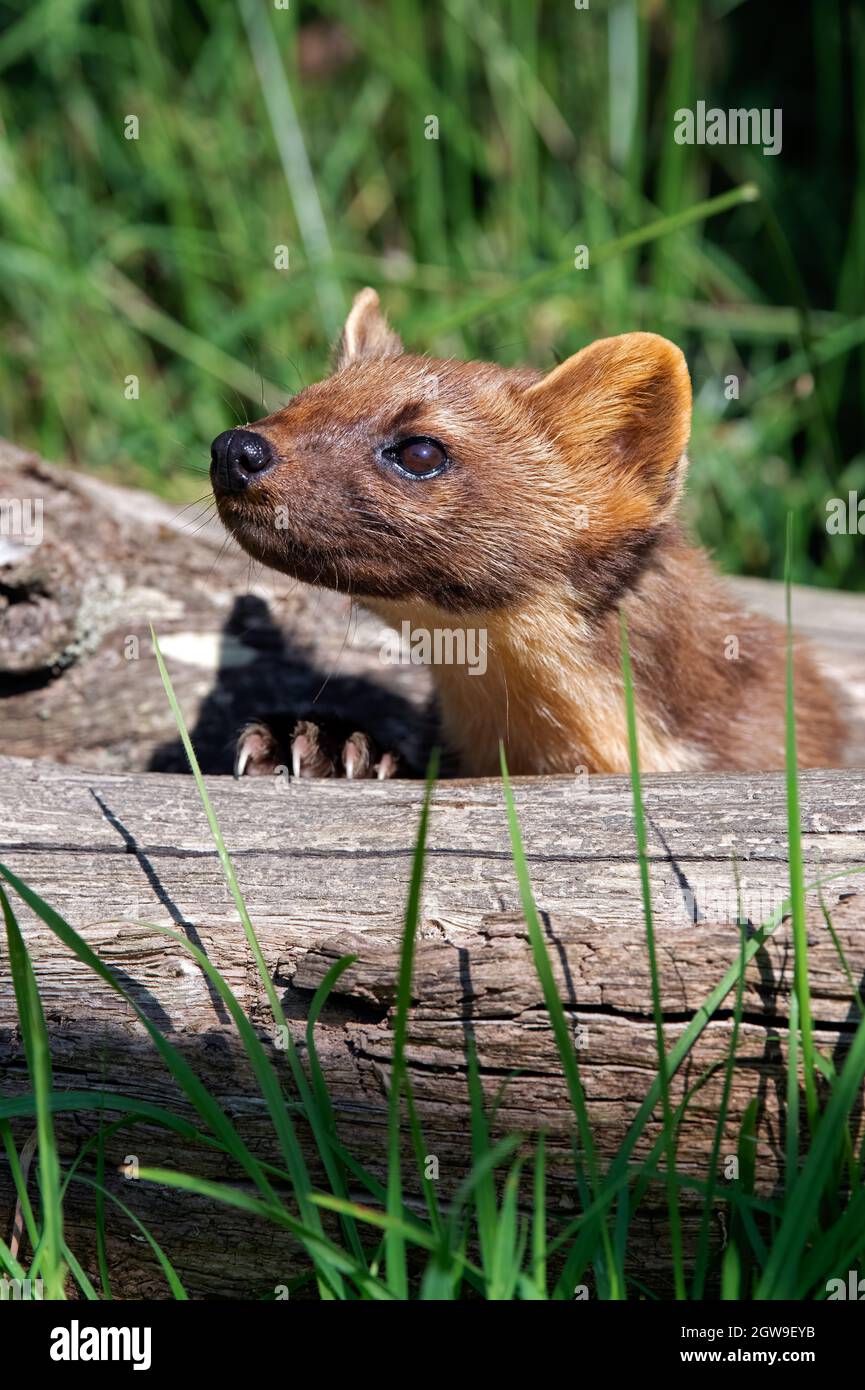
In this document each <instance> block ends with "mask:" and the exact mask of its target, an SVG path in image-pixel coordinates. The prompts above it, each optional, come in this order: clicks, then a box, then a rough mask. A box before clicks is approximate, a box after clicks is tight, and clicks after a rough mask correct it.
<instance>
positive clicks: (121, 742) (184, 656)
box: [0, 440, 865, 772]
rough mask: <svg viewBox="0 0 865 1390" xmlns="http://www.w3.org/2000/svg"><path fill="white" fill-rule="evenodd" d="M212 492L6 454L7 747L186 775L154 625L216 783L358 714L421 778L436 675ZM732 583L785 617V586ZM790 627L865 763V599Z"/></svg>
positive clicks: (808, 602) (825, 598) (3, 626)
mask: <svg viewBox="0 0 865 1390" xmlns="http://www.w3.org/2000/svg"><path fill="white" fill-rule="evenodd" d="M201 491H202V493H203V494H205V496H204V497H203V498H202V500H201V503H200V505H196V506H193V507H191V508H189V507H184V508H180V507H178V506H173V507H172V506H170V505H169V504H167V503H165V502H162V501H160V500H159V499H158V498H156V497H152V496H150V495H149V494H148V493H144V492H134V491H131V490H129V489H125V488H119V487H115V486H112V485H109V484H107V483H105V482H102V481H100V480H97V479H94V478H90V477H87V476H86V475H82V474H76V473H71V472H69V471H68V470H64V469H61V468H55V467H53V466H51V465H49V464H47V463H44V462H43V461H42V460H41V459H38V458H37V457H36V456H35V455H32V454H27V453H25V452H24V451H22V450H21V449H16V448H15V447H14V446H13V445H9V444H4V443H3V441H2V440H0V522H3V525H0V717H2V751H3V752H4V753H7V754H12V755H16V756H19V757H31V758H32V757H43V758H51V759H53V760H54V761H56V762H64V763H70V764H75V765H78V766H82V767H92V768H99V769H101V770H103V771H118V772H131V771H139V772H143V771H146V770H147V771H160V772H163V771H164V772H178V771H185V768H186V763H185V759H184V756H183V752H182V749H181V746H180V744H179V742H178V739H177V735H176V730H175V727H174V722H173V719H172V716H171V711H170V710H169V708H168V704H167V701H166V700H165V696H164V692H163V690H162V685H161V682H160V680H159V675H158V672H157V669H156V666H155V663H154V662H153V660H152V659H151V655H150V629H149V624H150V623H151V622H153V623H154V625H155V627H156V629H157V631H158V633H159V637H160V641H161V643H162V648H163V652H164V653H165V656H166V659H167V661H168V665H169V669H170V671H171V676H172V680H173V681H174V685H175V689H176V690H177V694H178V698H179V699H180V702H181V706H182V708H183V710H184V713H185V716H186V719H187V723H188V724H189V726H190V728H191V729H192V731H193V734H194V741H195V746H196V749H197V751H198V756H199V760H200V762H201V764H202V767H203V768H204V769H205V771H209V772H228V771H230V769H231V761H232V744H233V741H234V738H235V737H236V734H237V731H238V729H239V728H241V727H242V725H243V724H244V723H245V722H246V721H247V720H250V719H253V718H256V717H260V716H262V715H264V714H267V713H270V712H279V711H288V710H293V711H295V712H297V711H306V710H309V711H312V710H315V711H316V712H317V713H318V714H319V715H321V716H323V717H326V716H336V717H338V718H347V719H349V718H350V719H352V720H353V721H355V722H356V725H359V726H360V727H362V728H364V727H366V728H370V729H371V730H372V731H374V732H375V733H376V734H377V735H379V736H380V741H381V742H382V743H383V744H384V745H385V746H387V747H395V748H397V749H398V750H400V751H401V752H402V754H403V756H404V759H405V761H406V762H407V763H408V764H409V765H415V766H423V764H424V761H425V760H424V757H423V747H424V744H425V741H426V735H427V721H426V719H425V718H424V711H425V709H426V706H427V702H428V700H429V696H430V682H429V679H428V672H426V671H425V670H424V669H423V668H420V667H417V666H408V665H407V666H399V665H393V664H390V665H383V664H382V661H381V649H382V643H383V638H384V633H383V631H382V628H381V624H380V623H379V622H378V621H377V620H375V619H373V618H372V617H371V616H369V615H368V614H365V613H364V612H363V611H362V610H360V609H358V608H353V607H352V605H351V604H350V603H349V601H348V600H347V599H345V598H342V597H340V596H339V595H337V594H329V593H326V592H325V591H323V590H321V591H318V590H316V591H314V590H311V589H308V588H306V587H304V586H303V585H301V584H295V583H293V582H292V581H291V580H289V579H286V578H285V577H283V576H280V575H277V574H275V573H273V572H272V571H267V570H262V569H261V567H259V566H255V565H253V564H252V563H251V562H250V560H249V559H248V557H247V556H245V555H242V554H241V553H240V551H239V550H238V549H237V547H236V546H235V543H234V542H233V541H228V540H227V538H226V536H225V533H224V532H223V530H222V527H221V526H220V524H219V522H218V521H216V520H215V519H214V515H213V509H212V506H211V507H210V509H209V510H208V503H207V497H206V494H207V492H208V485H207V481H206V478H205V477H203V478H202V487H201ZM15 506H18V508H19V511H20V510H21V509H22V508H24V507H27V508H29V509H30V511H31V512H32V511H34V510H35V509H37V508H38V510H39V513H40V522H41V530H42V540H41V544H39V545H34V544H33V539H34V537H32V536H28V537H25V538H21V537H17V538H16V535H15V533H14V528H13V527H10V526H9V524H8V522H9V520H10V508H13V507H15ZM11 519H14V518H11ZM26 520H27V516H26V514H25V516H24V521H25V523H26ZM24 530H25V531H26V524H25V527H24ZM731 583H732V584H733V586H734V588H735V589H736V590H737V591H738V592H739V593H740V594H741V596H742V597H743V599H744V600H745V601H746V602H747V603H748V604H749V605H750V606H751V607H752V608H755V609H757V610H760V611H766V612H769V613H770V614H771V615H772V616H775V617H778V618H783V603H784V595H783V589H782V587H781V586H779V585H776V584H766V583H763V582H761V581H759V580H735V581H731ZM794 619H795V623H796V627H797V629H798V630H799V631H801V632H803V633H804V634H805V635H807V636H808V637H810V638H811V639H812V640H813V641H814V643H815V644H816V647H817V651H818V655H819V657H820V659H821V661H822V664H823V666H824V667H825V669H826V670H827V672H828V674H829V675H830V676H832V677H834V678H835V679H836V681H837V683H838V686H839V688H840V689H841V690H842V691H843V692H844V693H845V695H846V696H847V698H848V700H849V702H850V705H851V727H850V744H849V749H848V756H847V758H846V759H845V761H846V762H847V763H848V764H849V765H850V766H865V600H863V599H862V598H860V597H859V596H857V595H852V594H833V593H828V592H823V591H820V590H815V589H804V588H803V589H797V590H796V591H795V600H794Z"/></svg>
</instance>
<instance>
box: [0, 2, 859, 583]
mask: <svg viewBox="0 0 865 1390" xmlns="http://www.w3.org/2000/svg"><path fill="white" fill-rule="evenodd" d="M285 2H286V0H276V4H279V3H285ZM276 4H274V3H272V2H271V0H173V3H172V2H171V0H114V3H92V2H88V0H0V83H2V88H0V306H2V307H0V313H2V325H3V327H2V335H0V431H2V432H3V433H5V434H6V435H7V436H9V437H10V438H12V439H14V440H15V441H16V442H19V443H21V444H26V445H30V446H32V447H34V448H36V449H38V450H40V451H41V452H42V453H43V454H45V455H46V456H47V457H49V458H53V459H64V460H68V461H70V462H72V463H73V464H75V465H77V466H80V467H86V468H89V469H93V470H99V471H101V472H103V473H105V474H106V475H108V476H111V477H113V478H116V479H119V480H121V481H124V482H128V483H136V484H144V485H147V486H150V487H154V488H156V489H158V490H160V491H162V492H164V493H166V494H168V495H169V496H172V497H177V498H179V499H186V498H190V497H192V496H196V495H197V494H199V493H201V492H202V491H203V490H204V489H203V485H202V478H201V477H200V476H198V475H197V472H196V470H200V469H202V468H204V467H205V466H206V462H207V458H208V447H209V442H210V440H211V438H212V437H213V436H214V435H215V434H217V433H218V432H219V431H220V430H222V429H224V428H226V427H227V426H229V425H231V424H234V423H236V422H238V421H242V420H245V419H247V418H249V419H255V418H257V417H258V416H260V415H262V414H264V413H266V412H267V411H268V410H270V409H274V408H276V407H277V406H278V405H279V404H280V402H281V401H283V400H285V399H286V398H287V396H288V395H289V394H290V393H292V392H294V391H296V390H298V389H300V388H301V387H302V386H303V385H304V384H307V383H308V382H310V381H312V380H315V379H316V378H317V377H318V376H320V375H322V374H323V372H324V371H325V370H326V367H327V362H328V355H329V346H330V343H331V341H332V339H333V337H334V335H335V333H336V331H337V329H338V326H339V323H340V321H341V317H342V315H343V313H344V311H345V309H346V307H347V305H348V304H349V302H350V298H351V295H352V293H353V292H354V290H356V289H357V288H358V287H360V286H361V285H363V284H367V283H369V284H372V285H375V286H376V287H378V288H379V289H380V290H381V292H382V297H383V299H384V302H385V306H386V308H387V310H388V312H389V314H390V316H391V318H392V319H393V321H394V322H395V324H396V326H397V327H398V328H399V329H400V331H401V332H402V334H403V337H404V339H405V341H406V343H407V345H408V346H410V347H413V348H415V349H417V350H421V351H431V352H435V353H438V354H454V355H457V356H481V357H490V358H494V359H495V360H497V361H499V362H502V363H504V364H511V363H517V362H530V363H533V364H535V365H537V366H539V367H542V368H546V367H550V366H552V365H554V364H555V362H556V361H557V360H560V359H561V358H563V357H566V356H567V355H568V354H569V353H571V352H573V351H575V350H576V349H578V348H579V347H580V346H582V345H583V344H584V343H586V342H588V341H589V340H591V339H592V338H595V337H598V336H603V335H606V334H609V333H615V332H621V331H624V330H628V329H634V328H645V329H652V330H654V331H657V332H661V333H666V334H667V335H668V336H670V337H672V338H674V339H675V340H676V341H677V342H678V343H680V344H681V345H682V347H683V348H684V349H685V351H686V353H687V355H688V360H689V363H690V366H691V371H692V376H693V381H694V390H695V419H694V431H693V439H692V445H691V449H690V455H691V460H692V463H691V481H690V498H689V504H688V506H689V512H690V515H691V519H692V522H693V524H694V527H695V529H696V530H697V532H698V533H699V535H700V537H701V539H702V540H703V541H704V542H705V543H706V544H708V545H709V546H710V547H711V548H712V549H713V550H714V551H715V553H716V556H717V558H718V560H719V562H720V563H721V564H722V565H723V566H724V567H725V568H727V569H729V570H731V571H737V572H744V573H754V574H766V575H774V576H779V575H781V573H782V572H783V551H784V516H785V513H786V511H787V509H788V508H793V509H794V510H795V512H796V513H797V514H798V517H799V536H800V546H799V555H798V561H797V577H798V578H799V579H801V580H805V581H809V582H812V583H819V584H827V585H832V586H839V587H841V586H843V587H849V588H858V589H865V563H863V550H865V538H862V537H856V536H832V537H829V536H827V534H826V529H825V519H826V512H825V503H826V501H827V499H828V498H829V497H833V496H846V494H847V492H848V491H849V490H851V489H852V490H858V491H859V493H860V495H862V496H863V497H865V446H863V423H865V421H863V415H865V410H863V402H865V392H863V384H865V91H863V89H865V12H863V5H862V4H861V3H860V2H859V0H810V3H809V0H799V3H797V4H794V5H789V6H782V7H779V6H778V5H777V4H773V3H771V0H705V2H704V3H699V2H698V0H606V3H605V0H591V5H590V8H589V9H588V10H577V9H576V8H575V7H574V5H573V4H571V3H570V0H439V3H435V4H429V3H427V4H422V3H421V0H321V3H319V4H315V5H313V4H307V3H304V2H303V0H289V3H288V8H286V9H279V8H276ZM701 99H702V100H705V101H707V103H708V104H709V105H717V106H720V107H723V108H724V109H728V108H730V107H752V106H756V107H769V108H775V107H780V108H782V110H783V149H782V153H781V154H780V155H779V156H777V157H775V158H771V157H764V156H763V155H762V153H761V152H760V150H759V149H753V148H747V147H737V146H682V145H677V144H676V143H675V141H674V140H673V119H672V113H673V111H675V110H676V109H677V108H678V107H681V106H692V107H693V106H694V105H695V103H696V102H697V101H698V100H701ZM130 115H133V116H136V117H137V118H138V122H139V138H138V139H137V140H130V139H127V138H125V133H124V132H125V129H126V118H127V117H128V116H130ZM430 116H435V117H437V119H438V122H439V138H438V139H437V140H430V139H427V138H426V133H425V132H426V130H427V129H428V128H429V127H428V121H427V118H428V117H430ZM748 181H753V182H754V183H755V184H756V185H757V187H758V189H759V193H760V196H759V198H757V199H756V200H754V201H747V202H745V201H741V200H737V199H736V198H735V196H734V197H733V198H732V199H731V201H732V202H733V204H734V205H733V206H732V207H731V208H730V209H729V210H727V211H724V212H722V213H720V214H718V215H715V216H712V217H704V216H702V215H701V216H698V217H696V218H691V219H690V220H689V219H688V218H687V217H685V216H683V217H681V219H680V218H679V215H680V214H687V213H688V211H689V210H690V209H693V208H694V207H695V205H697V204H699V203H701V202H702V201H704V200H706V199H709V198H714V197H716V196H718V195H723V194H725V193H726V192H728V191H729V190H732V189H735V188H737V187H739V186H741V185H742V184H743V183H745V182H748ZM664 216H666V217H671V218H672V219H673V221H672V224H671V225H672V227H673V228H674V229H673V230H668V231H667V234H666V235H664V236H662V237H659V238H657V239H653V240H647V241H645V242H644V243H643V244H641V245H636V246H630V247H629V248H628V249H620V250H618V251H616V250H613V252H611V253H610V254H607V255H606V256H600V255H598V256H594V260H593V264H592V267H591V268H590V269H589V270H586V271H576V270H574V269H573V255H574V247H575V246H576V245H578V244H583V243H584V244H587V245H588V246H589V248H590V252H592V253H593V255H594V253H595V252H596V251H597V250H598V249H599V248H600V247H601V246H604V245H607V244H609V243H611V242H615V241H616V240H617V239H618V238H622V237H625V238H627V236H628V234H629V233H633V232H635V231H638V230H639V229H641V228H645V227H646V226H647V225H648V224H649V223H651V222H652V221H654V220H655V219H657V218H659V217H664ZM680 220H681V224H682V225H678V223H679V221H680ZM279 246H286V247H287V248H288V252H289V268H288V269H287V270H284V269H282V270H281V269H277V268H275V264H274V261H275V257H276V256H277V250H276V248H277V247H279ZM626 247H627V243H626ZM557 266H558V267H560V269H559V270H558V271H557V270H556V269H555V268H556V267H557ZM561 267H564V268H561ZM731 374H734V375H736V376H737V377H738V378H739V381H740V398H739V399H738V400H735V399H734V400H728V399H726V398H725V391H724V383H725V378H727V377H728V376H730V375H731ZM132 375H134V376H136V377H137V378H138V379H139V395H138V399H127V398H126V391H125V382H126V379H127V378H128V377H129V376H132Z"/></svg>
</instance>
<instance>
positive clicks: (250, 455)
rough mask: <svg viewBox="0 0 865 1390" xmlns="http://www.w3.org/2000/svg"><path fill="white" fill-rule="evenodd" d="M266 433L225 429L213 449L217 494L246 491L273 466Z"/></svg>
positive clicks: (211, 458)
mask: <svg viewBox="0 0 865 1390" xmlns="http://www.w3.org/2000/svg"><path fill="white" fill-rule="evenodd" d="M273 461H274V459H273V450H272V449H271V447H270V445H269V444H268V442H267V440H266V439H265V437H264V435H263V434H256V433H255V432H254V431H253V430H225V431H224V433H223V434H218V435H217V436H216V438H215V439H214V441H213V443H212V444H211V446H210V481H211V483H212V484H213V490H214V492H243V491H244V489H245V488H248V487H249V485H250V483H252V482H254V481H255V479H256V478H258V477H260V476H261V474H262V473H264V472H265V470H266V469H268V468H270V466H271V464H272V463H273Z"/></svg>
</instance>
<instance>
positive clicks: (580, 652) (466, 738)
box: [358, 593, 699, 777]
mask: <svg viewBox="0 0 865 1390" xmlns="http://www.w3.org/2000/svg"><path fill="white" fill-rule="evenodd" d="M358 601H359V602H361V603H362V604H363V605H364V607H366V608H368V609H370V611H372V612H373V613H375V614H376V615H377V616H378V617H380V618H382V619H383V620H384V621H385V622H386V623H388V624H389V626H390V627H391V628H394V629H396V630H397V631H400V630H401V629H403V625H404V624H408V625H410V627H411V629H412V631H414V632H418V631H420V632H424V633H429V634H431V635H432V634H435V633H436V632H441V631H445V632H454V631H458V630H460V629H463V630H466V631H469V630H474V631H477V630H481V631H482V632H483V633H485V649H486V669H485V670H484V671H483V673H482V674H481V673H480V672H479V671H477V670H475V671H472V669H471V667H470V666H468V665H465V664H463V665H460V664H436V665H433V666H432V668H431V669H432V677H433V681H434V683H435V688H436V693H437V696H438V702H439V709H440V716H441V726H442V734H443V737H444V741H445V744H446V745H447V747H448V748H449V749H451V750H453V751H454V752H456V753H458V754H459V761H460V768H461V770H462V772H463V773H464V774H465V775H466V776H469V777H484V776H496V775H498V773H499V740H500V739H501V740H503V741H504V745H505V754H506V757H507V760H508V767H509V769H510V771H511V772H512V773H513V774H514V775H515V776H525V775H538V774H541V773H572V774H573V773H576V772H578V771H579V770H581V769H583V770H585V771H588V772H627V771H628V767H629V760H628V734H627V725H626V717H625V703H624V690H623V683H622V676H621V671H620V669H619V667H618V665H617V663H616V662H615V661H611V660H609V659H608V656H609V654H607V659H603V660H599V654H598V650H597V645H598V640H599V639H598V634H597V632H596V630H594V629H593V628H591V627H590V626H589V625H588V624H587V623H586V621H585V619H583V618H582V617H581V615H580V614H579V612H578V609H577V607H576V605H575V603H574V601H573V599H570V598H568V597H566V596H564V595H562V594H561V593H556V594H553V593H550V594H549V595H546V596H544V597H543V598H540V597H538V596H536V597H535V598H534V599H533V601H532V603H531V604H530V605H526V606H524V607H519V608H514V609H510V610H506V611H499V610H496V611H492V612H477V613H471V614H464V615H460V614H455V613H450V612H446V611H445V610H443V609H440V608H438V607H436V606H435V605H433V604H430V603H425V602H423V601H417V600H412V599H404V600H398V599H388V600H383V599H368V598H359V600H358ZM453 645H459V646H461V647H463V648H464V649H471V643H469V642H468V641H466V642H465V643H460V644H453ZM476 645H477V643H476V642H475V646H476ZM638 737H639V743H640V761H641V765H642V766H643V768H644V769H645V770H646V771H651V772H676V771H687V770H688V769H691V768H696V767H697V766H699V758H698V755H697V750H696V749H691V748H689V747H688V746H687V745H685V744H683V743H681V742H680V741H678V740H676V739H675V738H673V737H671V735H670V734H669V732H668V731H667V730H666V729H665V728H664V727H663V725H662V723H661V722H660V721H659V720H658V719H657V718H652V717H651V716H649V717H646V715H645V713H643V712H640V711H639V710H638Z"/></svg>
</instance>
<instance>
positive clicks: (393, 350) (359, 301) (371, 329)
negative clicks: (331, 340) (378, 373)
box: [336, 288, 403, 371]
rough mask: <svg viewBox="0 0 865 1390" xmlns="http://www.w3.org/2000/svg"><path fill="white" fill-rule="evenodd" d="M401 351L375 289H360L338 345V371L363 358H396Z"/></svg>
mask: <svg viewBox="0 0 865 1390" xmlns="http://www.w3.org/2000/svg"><path fill="white" fill-rule="evenodd" d="M402 350H403V348H402V342H401V341H400V337H399V334H397V333H394V331H393V329H392V328H391V327H390V326H389V325H388V322H387V319H386V318H385V316H384V314H383V313H382V312H381V308H380V307H379V300H378V295H377V294H376V292H375V290H371V289H369V288H367V289H365V290H360V291H359V293H358V294H356V295H355V297H354V303H353V304H352V306H351V312H350V313H349V316H348V318H347V319H346V321H345V327H344V328H343V330H342V337H341V338H340V340H339V344H338V346H337V352H336V368H337V371H340V370H341V369H342V368H343V367H347V366H348V364H349V363H350V362H357V361H359V360H360V359H361V358H364V357H398V356H399V355H400V353H401V352H402Z"/></svg>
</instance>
